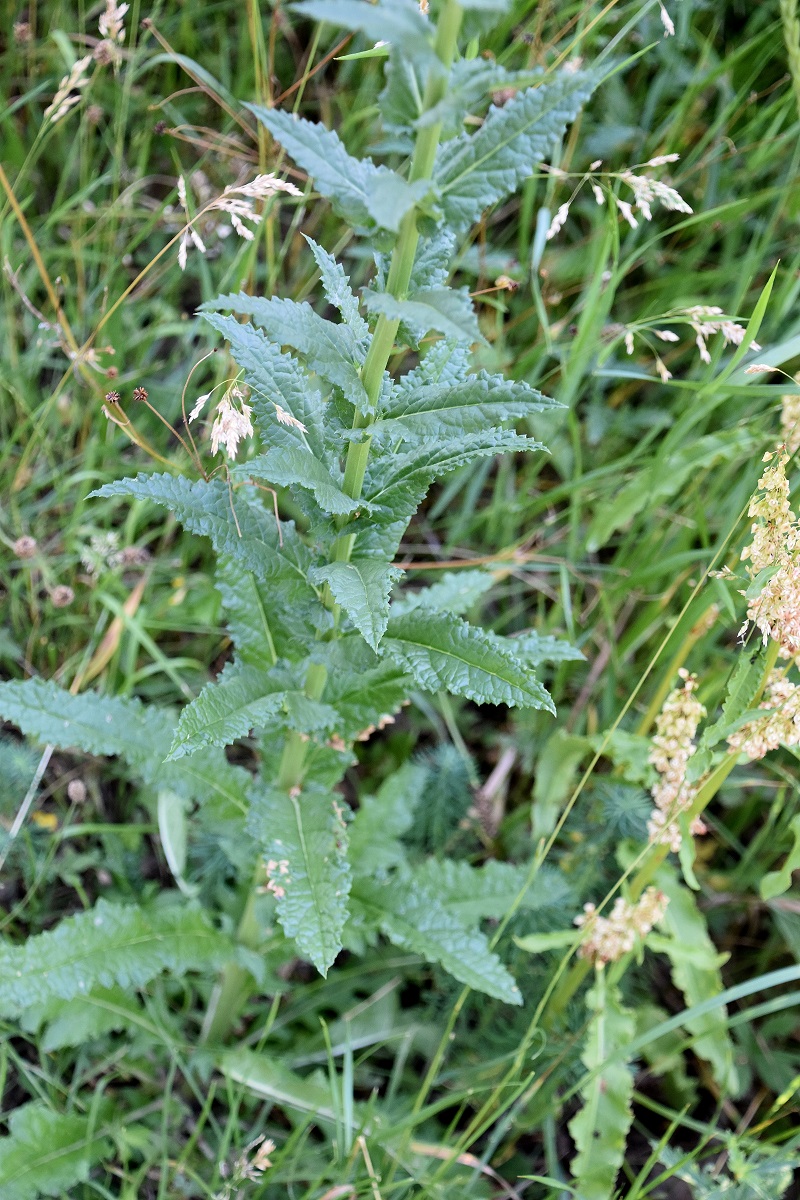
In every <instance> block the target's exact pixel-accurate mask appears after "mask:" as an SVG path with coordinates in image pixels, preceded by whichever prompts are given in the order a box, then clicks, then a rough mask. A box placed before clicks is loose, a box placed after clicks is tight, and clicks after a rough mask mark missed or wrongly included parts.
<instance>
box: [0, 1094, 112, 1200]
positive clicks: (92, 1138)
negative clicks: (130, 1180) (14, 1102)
mask: <svg viewBox="0 0 800 1200" xmlns="http://www.w3.org/2000/svg"><path fill="white" fill-rule="evenodd" d="M102 1111H103V1112H107V1111H108V1106H107V1105H106V1106H103V1108H102ZM111 1151H112V1143H111V1140H110V1137H109V1135H108V1132H107V1131H106V1130H103V1129H102V1128H101V1129H98V1127H97V1122H96V1120H94V1119H92V1118H90V1117H84V1116H80V1115H79V1114H76V1113H72V1114H66V1113H65V1114H62V1113H57V1112H53V1110H52V1109H51V1108H48V1106H47V1105H46V1104H44V1103H42V1102H39V1101H34V1102H33V1103H31V1104H24V1105H23V1106H22V1107H21V1108H17V1109H16V1110H15V1111H14V1112H12V1113H11V1116H10V1118H9V1135H8V1137H4V1138H0V1194H1V1195H2V1197H3V1200H38V1197H39V1196H59V1195H63V1194H64V1193H65V1192H67V1191H68V1190H69V1191H72V1189H73V1188H75V1187H77V1186H78V1184H80V1183H83V1182H84V1181H85V1180H86V1179H88V1178H89V1171H90V1170H91V1167H92V1165H93V1164H94V1163H96V1162H99V1160H100V1159H101V1158H105V1157H107V1156H108V1155H109V1154H110V1153H111Z"/></svg>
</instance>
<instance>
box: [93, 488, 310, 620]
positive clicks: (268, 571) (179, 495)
mask: <svg viewBox="0 0 800 1200" xmlns="http://www.w3.org/2000/svg"><path fill="white" fill-rule="evenodd" d="M93 494H94V495H95V496H133V497H134V498H135V499H136V500H152V501H153V503H154V504H161V505H163V506H164V507H165V508H168V509H169V510H170V512H172V513H174V514H175V516H176V517H177V519H178V520H179V521H180V522H181V524H182V525H183V526H184V527H185V528H186V529H188V530H189V532H190V533H197V534H200V535H201V536H203V537H207V538H210V539H211V544H212V545H213V547H214V549H215V550H216V552H217V553H218V554H228V555H230V556H231V557H232V558H235V559H236V560H237V561H238V562H240V563H241V564H242V565H243V566H244V567H246V568H247V570H249V571H252V572H253V574H254V575H255V576H256V577H257V578H258V579H262V580H264V581H265V582H269V583H275V582H276V581H277V580H281V582H282V583H283V584H284V590H283V595H282V599H283V600H284V602H287V603H291V599H290V596H289V594H288V593H287V591H286V588H287V586H288V588H289V589H290V590H291V591H292V592H293V593H294V596H295V598H296V597H298V596H299V597H301V598H302V597H303V596H304V595H308V593H309V592H310V594H311V595H312V596H313V591H311V589H310V588H309V584H308V582H307V580H306V576H307V574H308V568H309V567H310V565H311V554H310V552H309V550H308V549H307V548H306V547H305V545H304V544H303V542H302V541H301V539H300V538H299V537H298V535H297V533H296V531H295V528H294V525H293V524H292V522H291V521H283V522H282V523H281V527H280V530H279V529H278V525H277V522H276V520H275V517H274V515H273V514H272V512H267V510H266V509H265V508H264V506H263V505H262V504H260V503H255V502H253V501H251V500H248V499H247V497H246V496H244V495H243V494H242V492H241V491H237V492H234V493H233V498H232V496H231V492H230V490H229V488H228V487H227V485H226V484H225V483H223V482H222V480H219V479H209V480H202V479H199V480H197V481H196V482H192V481H191V480H189V479H186V478H184V477H178V478H176V477H175V476H173V475H137V477H136V478H135V479H120V480H119V481H118V482H116V483H108V484H105V485H104V486H103V487H102V488H99V489H98V490H97V491H96V492H94V493H93ZM232 505H233V507H232ZM234 513H235V519H234Z"/></svg>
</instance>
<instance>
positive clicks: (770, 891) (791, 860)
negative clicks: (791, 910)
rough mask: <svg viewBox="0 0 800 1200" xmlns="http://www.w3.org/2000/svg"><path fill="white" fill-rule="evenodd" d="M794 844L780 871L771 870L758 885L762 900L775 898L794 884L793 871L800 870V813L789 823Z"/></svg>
mask: <svg viewBox="0 0 800 1200" xmlns="http://www.w3.org/2000/svg"><path fill="white" fill-rule="evenodd" d="M789 830H790V832H791V834H792V839H793V844H792V848H791V850H790V851H789V855H788V857H787V859H786V862H785V863H784V864H783V866H782V867H781V869H780V870H779V871H769V872H768V873H767V874H766V875H765V876H764V877H763V878H762V880H761V882H760V884H759V885H758V891H759V895H760V896H761V899H762V900H774V899H775V897H776V896H782V895H783V893H784V892H788V890H789V888H790V887H791V886H792V873H793V872H794V871H800V815H798V816H796V817H792V820H791V823H790V825H789Z"/></svg>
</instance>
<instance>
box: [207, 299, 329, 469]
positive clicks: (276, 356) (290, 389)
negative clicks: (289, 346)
mask: <svg viewBox="0 0 800 1200" xmlns="http://www.w3.org/2000/svg"><path fill="white" fill-rule="evenodd" d="M206 320H207V321H208V323H209V324H210V325H212V326H213V327H214V329H216V330H217V332H218V333H221V334H222V336H223V337H224V338H225V339H226V340H227V341H228V342H229V343H230V347H231V353H232V354H233V357H234V358H235V359H236V361H237V363H238V364H239V366H240V367H242V369H243V371H244V381H245V383H246V384H247V386H248V387H249V388H250V404H251V405H252V406H253V411H254V413H255V418H256V425H257V426H258V430H259V433H260V434H261V436H262V438H263V439H264V440H265V441H266V442H267V443H268V444H269V445H273V446H275V445H278V446H286V447H291V446H297V445H300V446H309V447H310V448H311V450H312V451H313V452H314V453H315V454H324V452H325V431H324V427H323V421H324V411H325V406H324V404H323V401H322V397H321V396H320V394H319V392H318V391H317V389H316V388H314V387H312V386H311V384H310V383H309V381H308V376H307V375H306V373H305V371H303V369H302V367H301V366H300V364H299V363H298V362H296V361H295V359H293V358H292V357H291V356H290V355H288V354H284V353H283V351H282V350H280V349H279V347H278V346H276V345H275V343H274V342H273V341H271V340H270V339H269V338H267V337H265V335H264V334H263V333H262V332H261V330H260V329H255V328H254V327H253V326H252V325H242V324H241V323H240V322H239V321H237V320H235V319H234V318H233V317H220V316H216V315H215V314H214V313H207V314H206ZM276 405H277V406H279V407H280V408H281V409H282V410H283V412H284V413H288V415H289V416H290V417H293V418H294V419H295V421H299V422H300V424H301V425H303V426H305V429H304V430H301V429H299V428H298V427H297V426H296V425H291V424H287V422H286V418H285V417H284V419H283V420H280V419H279V417H278V413H277V409H276Z"/></svg>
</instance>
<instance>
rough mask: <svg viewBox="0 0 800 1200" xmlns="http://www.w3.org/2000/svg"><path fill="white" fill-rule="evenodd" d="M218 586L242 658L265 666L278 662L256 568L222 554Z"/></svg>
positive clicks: (218, 565) (215, 584)
mask: <svg viewBox="0 0 800 1200" xmlns="http://www.w3.org/2000/svg"><path fill="white" fill-rule="evenodd" d="M214 586H215V587H216V589H217V591H218V592H219V594H220V598H221V600H222V607H223V609H224V610H225V621H226V625H227V627H228V633H229V634H230V638H231V641H232V642H233V644H234V646H235V647H236V650H237V652H238V657H239V659H240V661H241V662H243V663H249V664H252V665H253V666H256V667H263V668H264V669H265V670H268V669H269V668H270V667H272V666H274V665H275V663H276V661H277V658H278V654H277V651H276V648H275V639H274V637H273V632H272V625H271V622H270V618H269V617H268V616H267V600H266V597H265V595H264V593H263V592H262V590H261V587H260V586H259V583H258V581H257V580H256V578H255V576H254V575H253V573H252V571H247V570H245V568H244V567H242V566H241V565H240V564H239V563H237V562H236V560H235V559H232V558H225V557H222V558H220V560H219V563H218V564H217V571H216V574H215V577H214ZM283 649H284V648H283V647H282V650H283Z"/></svg>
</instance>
